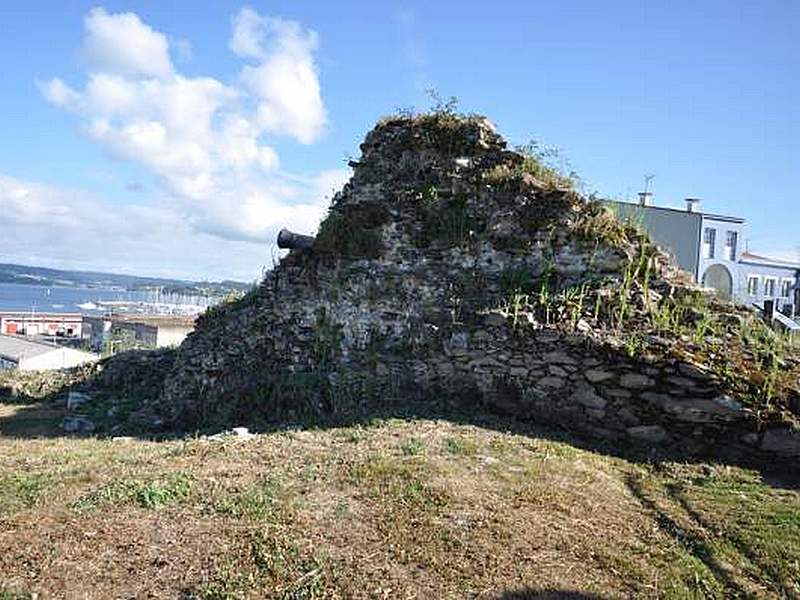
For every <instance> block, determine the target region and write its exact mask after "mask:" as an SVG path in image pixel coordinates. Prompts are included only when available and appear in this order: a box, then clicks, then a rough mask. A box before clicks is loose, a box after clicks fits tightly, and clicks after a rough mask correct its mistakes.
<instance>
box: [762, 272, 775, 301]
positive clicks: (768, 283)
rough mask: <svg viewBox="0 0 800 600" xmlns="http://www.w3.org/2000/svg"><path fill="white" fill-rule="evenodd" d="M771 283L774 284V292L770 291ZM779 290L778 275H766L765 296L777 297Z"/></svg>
mask: <svg viewBox="0 0 800 600" xmlns="http://www.w3.org/2000/svg"><path fill="white" fill-rule="evenodd" d="M770 284H772V286H771V287H772V293H770V291H769V288H770ZM777 291H778V278H777V277H764V297H765V298H777V295H776V292H777Z"/></svg>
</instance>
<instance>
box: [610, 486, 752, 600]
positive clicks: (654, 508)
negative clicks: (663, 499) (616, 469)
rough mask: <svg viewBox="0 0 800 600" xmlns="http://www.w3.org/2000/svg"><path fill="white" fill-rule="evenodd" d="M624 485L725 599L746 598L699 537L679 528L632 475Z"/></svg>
mask: <svg viewBox="0 0 800 600" xmlns="http://www.w3.org/2000/svg"><path fill="white" fill-rule="evenodd" d="M625 483H626V485H627V487H628V489H629V490H630V492H631V493H632V494H633V496H634V497H635V498H636V499H637V500H638V501H639V503H640V504H641V505H642V506H643V507H644V508H645V509H646V510H647V511H648V512H650V513H651V514H652V515H653V516H654V518H655V521H656V523H657V524H658V528H659V529H660V530H661V531H662V532H663V533H665V534H666V535H667V536H669V537H670V538H672V539H673V540H675V541H676V542H677V543H678V544H679V545H680V546H681V547H683V549H684V550H685V551H686V552H688V553H689V554H691V555H692V556H694V557H695V558H696V559H697V560H699V561H700V562H702V563H703V564H704V565H705V566H706V568H708V570H709V571H711V573H712V574H713V575H714V578H715V579H716V580H717V581H718V582H719V583H720V585H722V587H723V588H724V590H725V595H726V597H737V598H738V597H745V596H747V594H746V593H745V590H744V589H743V588H742V587H741V586H740V585H739V584H738V583H737V582H736V581H735V580H734V579H733V578H732V577H731V574H730V573H729V572H728V570H727V569H726V568H725V567H724V566H723V565H722V563H720V561H719V560H718V559H717V557H716V556H715V553H714V549H713V548H712V547H711V546H709V544H708V543H707V542H706V541H705V540H704V539H703V538H702V537H701V536H700V535H698V534H697V533H695V532H694V531H689V530H687V529H685V528H683V527H681V525H680V524H679V523H677V522H676V521H675V520H674V519H673V518H672V517H670V516H669V515H668V514H667V513H666V512H665V511H663V510H662V509H661V508H660V507H659V506H658V503H657V502H656V501H655V500H653V499H652V498H651V497H650V496H649V495H648V493H647V491H646V490H645V489H644V487H643V486H642V485H641V483H640V482H639V481H638V480H637V478H636V477H635V476H634V475H628V476H627V477H626V478H625Z"/></svg>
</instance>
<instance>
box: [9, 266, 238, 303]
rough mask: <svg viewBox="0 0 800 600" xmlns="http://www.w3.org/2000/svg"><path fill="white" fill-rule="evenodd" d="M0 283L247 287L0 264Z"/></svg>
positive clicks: (176, 289) (192, 290) (216, 291)
mask: <svg viewBox="0 0 800 600" xmlns="http://www.w3.org/2000/svg"><path fill="white" fill-rule="evenodd" d="M0 283H17V284H27V285H45V286H64V287H79V288H106V289H107V288H111V289H117V288H118V289H121V290H127V291H146V290H156V289H160V290H162V291H163V292H165V293H185V294H203V295H211V296H218V295H224V294H227V293H229V292H233V291H241V290H246V289H248V288H249V287H250V286H249V284H247V283H242V282H240V281H228V280H226V281H184V280H180V279H163V278H159V277H138V276H136V275H119V274H115V273H99V272H94V271H62V270H60V269H48V268H45V267H31V266H26V265H15V264H0Z"/></svg>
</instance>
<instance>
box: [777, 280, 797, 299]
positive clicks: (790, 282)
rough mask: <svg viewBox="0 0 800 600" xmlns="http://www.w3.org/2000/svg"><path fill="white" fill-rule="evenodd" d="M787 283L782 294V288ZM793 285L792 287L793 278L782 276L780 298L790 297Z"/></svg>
mask: <svg viewBox="0 0 800 600" xmlns="http://www.w3.org/2000/svg"><path fill="white" fill-rule="evenodd" d="M787 284H788V287H787V288H786V295H784V293H783V288H784V286H785V285H787ZM793 287H794V279H792V278H791V277H784V278H783V279H781V289H780V292H781V298H791V297H792V288H793Z"/></svg>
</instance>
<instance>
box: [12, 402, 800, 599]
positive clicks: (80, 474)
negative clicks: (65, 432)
mask: <svg viewBox="0 0 800 600" xmlns="http://www.w3.org/2000/svg"><path fill="white" fill-rule="evenodd" d="M0 411H4V413H5V414H0V423H3V422H4V421H3V420H2V419H3V416H5V417H8V416H9V415H10V413H11V412H12V409H11V408H9V407H8V406H6V407H2V406H0ZM2 431H5V430H2ZM39 431H40V432H41V430H39ZM17 433H19V430H17ZM798 515H800V501H799V499H798V494H797V493H795V492H789V491H780V490H775V489H772V488H770V487H767V486H766V485H764V484H763V483H761V482H760V481H759V480H758V478H757V477H756V476H755V475H754V474H753V473H751V472H748V471H742V470H739V469H730V468H728V469H722V468H710V467H704V466H686V465H667V466H662V467H661V468H658V469H656V468H649V467H644V466H641V465H637V464H633V463H630V462H627V461H624V460H621V459H615V458H609V457H607V456H603V455H599V454H595V453H592V452H587V451H583V450H578V449H576V448H574V447H572V446H569V445H566V444H562V443H557V442H552V441H548V440H544V439H538V438H531V437H526V436H521V435H513V434H509V433H503V432H499V431H494V430H487V429H482V428H479V427H475V426H466V425H457V424H453V423H449V422H442V421H427V420H421V421H414V422H405V421H386V422H379V423H375V424H373V425H370V426H369V427H349V428H341V429H330V430H318V431H287V432H280V433H273V434H267V435H261V436H257V437H256V438H254V439H252V440H249V441H210V440H205V439H197V440H186V441H173V442H162V443H157V442H148V441H138V440H122V441H111V440H95V439H69V438H58V437H56V438H49V439H48V438H42V439H20V438H14V437H2V436H1V435H0V547H2V548H3V550H4V551H3V552H2V553H0V599H3V600H6V598H14V597H17V596H15V595H19V597H22V598H25V597H29V596H30V595H31V594H38V595H39V597H40V598H117V597H149V598H175V597H184V598H201V599H215V598H260V597H268V598H524V597H530V598H536V597H558V596H546V595H540V594H544V592H545V591H546V590H551V591H552V590H556V591H559V590H560V591H577V592H580V593H582V594H585V596H584V597H595V596H596V597H601V598H618V597H643V598H660V597H665V598H687V597H698V598H701V597H711V598H714V597H717V598H724V597H730V596H735V595H740V596H748V595H749V596H754V597H776V598H779V597H796V596H797V595H798V594H800V566H799V565H798V556H800V518H798ZM4 594H5V595H4ZM514 594H517V595H514ZM525 594H528V595H527V596H526V595H525Z"/></svg>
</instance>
